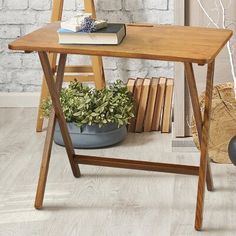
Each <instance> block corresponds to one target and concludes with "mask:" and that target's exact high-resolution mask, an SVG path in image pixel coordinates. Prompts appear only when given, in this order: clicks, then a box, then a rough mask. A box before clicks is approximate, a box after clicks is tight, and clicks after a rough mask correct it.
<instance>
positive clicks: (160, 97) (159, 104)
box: [152, 78, 166, 131]
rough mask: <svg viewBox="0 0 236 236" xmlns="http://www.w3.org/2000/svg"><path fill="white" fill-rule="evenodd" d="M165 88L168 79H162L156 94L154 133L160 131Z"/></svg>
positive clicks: (153, 120)
mask: <svg viewBox="0 0 236 236" xmlns="http://www.w3.org/2000/svg"><path fill="white" fill-rule="evenodd" d="M165 87H166V78H160V79H159V84H158V89H157V94H156V102H155V108H154V114H153V119H152V130H154V131H157V130H160V123H161V113H162V109H163V102H164V96H165Z"/></svg>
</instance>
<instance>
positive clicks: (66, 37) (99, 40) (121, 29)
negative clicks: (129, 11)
mask: <svg viewBox="0 0 236 236" xmlns="http://www.w3.org/2000/svg"><path fill="white" fill-rule="evenodd" d="M125 35H126V27H125V24H113V23H108V24H107V27H106V28H103V29H99V30H97V31H96V32H92V33H85V32H73V31H71V30H66V29H62V28H61V29H59V30H58V36H59V43H60V44H102V45H117V44H119V43H121V41H122V40H123V38H124V37H125Z"/></svg>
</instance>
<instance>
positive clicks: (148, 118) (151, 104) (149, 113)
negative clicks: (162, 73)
mask: <svg viewBox="0 0 236 236" xmlns="http://www.w3.org/2000/svg"><path fill="white" fill-rule="evenodd" d="M158 84H159V79H158V78H152V80H151V85H150V91H149V96H148V102H147V110H146V114H145V118H144V132H150V131H152V120H153V115H154V108H155V102H156V94H157V88H158Z"/></svg>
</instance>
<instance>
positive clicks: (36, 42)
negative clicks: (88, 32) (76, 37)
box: [9, 23, 232, 230]
mask: <svg viewBox="0 0 236 236" xmlns="http://www.w3.org/2000/svg"><path fill="white" fill-rule="evenodd" d="M58 27H59V24H58V23H53V24H49V25H47V26H46V27H43V28H41V29H39V30H37V31H34V32H33V33H30V34H28V35H26V36H24V37H21V38H19V39H17V40H15V41H14V42H12V43H10V44H9V48H10V49H12V50H23V51H25V52H33V51H35V52H38V54H39V57H40V61H41V64H42V68H43V71H44V75H45V78H46V81H47V85H48V89H49V92H50V95H51V98H52V103H53V107H54V110H53V111H52V114H51V115H50V118H49V125H48V129H47V135H46V140H45V145H44V150H43V157H42V163H41V169H40V176H39V182H38V188H37V194H36V199H35V208H37V209H40V208H42V204H43V197H44V192H45V186H46V180H47V174H48V168H49V161H50V155H51V149H52V142H53V134H54V129H55V120H56V119H57V121H58V123H59V126H60V129H61V133H62V136H63V140H64V143H65V148H66V151H67V155H68V159H69V162H70V165H71V169H72V172H73V174H74V176H75V177H77V178H78V177H80V169H79V166H78V164H85V165H97V166H107V167H118V168H127V169H137V170H147V171H159V172H168V173H176V174H186V175H196V176H198V193H197V205H196V218H195V228H196V230H201V228H202V219H203V207H204V206H203V204H204V192H205V182H206V185H207V189H208V190H209V191H212V190H213V181H212V174H211V168H210V163H209V158H208V152H207V149H208V140H209V137H208V136H209V127H210V113H211V103H212V88H213V77H214V66H215V58H216V56H217V55H218V54H219V52H220V51H221V49H222V48H223V47H224V45H225V44H226V43H227V42H228V40H229V39H230V37H231V36H232V31H230V30H224V29H209V28H199V27H186V26H163V25H156V26H150V27H144V26H143V25H141V26H137V25H133V26H132V25H128V26H127V36H126V38H125V39H124V40H123V42H122V43H121V44H120V45H118V46H105V45H102V46H101V45H100V46H96V45H59V44H58V36H57V29H58ZM48 52H53V53H58V54H60V59H59V66H58V70H57V74H56V81H54V78H53V71H52V68H51V67H50V63H49V59H48ZM67 54H82V55H96V56H109V57H124V58H140V59H151V60H165V61H173V62H181V63H184V66H185V71H186V79H187V82H188V86H189V90H190V95H191V101H192V105H193V113H194V117H195V120H196V125H197V131H198V136H199V143H200V146H201V154H200V165H199V166H187V165H176V164H167V163H156V162H148V161H137V160H127V159H117V158H105V157H99V156H85V155H76V154H75V152H74V149H73V146H72V143H71V139H70V135H69V133H68V129H67V126H66V121H65V117H64V114H63V112H62V108H61V104H60V99H59V94H60V90H61V87H62V82H63V76H64V69H65V62H66V57H67ZM193 63H196V64H198V65H207V76H206V93H205V110H204V117H203V118H202V114H201V110H200V106H199V100H198V92H197V87H196V81H195V77H194V71H193ZM176 79H177V81H176V83H178V78H176Z"/></svg>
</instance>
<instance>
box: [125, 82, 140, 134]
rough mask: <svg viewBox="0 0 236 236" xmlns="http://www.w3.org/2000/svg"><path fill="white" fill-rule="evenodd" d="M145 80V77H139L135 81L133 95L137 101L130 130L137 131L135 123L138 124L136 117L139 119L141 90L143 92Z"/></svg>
mask: <svg viewBox="0 0 236 236" xmlns="http://www.w3.org/2000/svg"><path fill="white" fill-rule="evenodd" d="M143 81H144V79H141V78H137V79H136V81H135V86H134V92H133V97H134V101H135V107H134V115H135V117H134V118H132V119H131V121H130V124H129V127H128V131H129V132H135V124H136V119H137V113H138V107H139V101H140V97H141V92H142V85H143Z"/></svg>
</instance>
